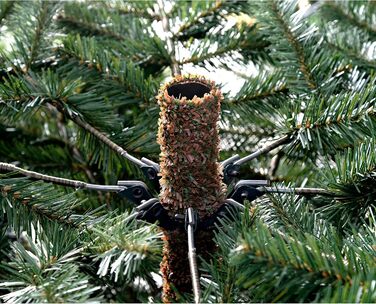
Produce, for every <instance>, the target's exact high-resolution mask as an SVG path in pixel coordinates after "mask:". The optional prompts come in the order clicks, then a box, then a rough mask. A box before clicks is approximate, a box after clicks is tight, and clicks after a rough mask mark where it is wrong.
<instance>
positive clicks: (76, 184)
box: [0, 162, 124, 192]
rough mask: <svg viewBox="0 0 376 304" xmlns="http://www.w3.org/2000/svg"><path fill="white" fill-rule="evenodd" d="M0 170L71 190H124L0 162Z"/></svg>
mask: <svg viewBox="0 0 376 304" xmlns="http://www.w3.org/2000/svg"><path fill="white" fill-rule="evenodd" d="M0 170H3V171H10V172H17V173H20V174H22V175H25V176H27V177H30V178H33V179H37V180H43V181H46V182H49V183H53V184H58V185H62V186H68V187H73V188H79V189H88V190H96V191H107V192H119V191H121V190H123V189H124V187H122V186H115V185H96V184H88V183H85V182H82V181H78V180H73V179H67V178H61V177H56V176H51V175H46V174H42V173H38V172H34V171H30V170H26V169H22V168H19V167H17V166H15V165H12V164H8V163H2V162H0Z"/></svg>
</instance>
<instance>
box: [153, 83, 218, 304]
mask: <svg viewBox="0 0 376 304" xmlns="http://www.w3.org/2000/svg"><path fill="white" fill-rule="evenodd" d="M157 98H158V103H159V106H160V109H161V111H160V119H159V130H158V143H159V144H160V146H161V155H160V166H161V180H160V184H161V193H160V201H161V204H162V205H163V207H164V208H165V209H166V210H167V211H168V213H169V215H170V216H171V217H174V216H175V214H184V212H185V210H186V209H187V208H188V207H192V208H194V209H195V210H197V212H198V215H199V217H200V220H202V219H205V218H206V217H208V216H210V215H212V214H213V213H214V212H215V211H217V210H218V209H219V207H220V206H221V205H222V204H223V202H224V199H225V190H226V189H225V185H224V183H223V182H222V173H221V168H220V164H219V163H218V154H219V136H218V128H217V122H218V118H219V113H220V102H221V100H222V95H221V92H220V90H219V89H218V88H216V87H215V86H214V83H213V82H211V81H208V80H206V79H204V78H203V77H199V76H186V77H183V76H176V78H174V79H173V80H172V81H171V82H169V83H167V84H166V85H164V86H163V87H162V88H161V90H160V93H159V95H158V97H157ZM195 239H196V248H197V252H198V254H200V255H202V256H204V257H205V256H207V255H208V254H209V253H211V252H213V250H214V249H215V246H214V243H213V241H212V231H207V230H206V231H196V235H195ZM187 252H188V248H187V234H186V231H185V230H184V229H175V230H164V249H163V260H162V264H161V271H162V275H163V301H164V302H165V303H169V302H175V301H177V300H178V299H179V294H182V293H186V292H189V293H190V292H192V281H191V275H190V270H189V263H188V256H187Z"/></svg>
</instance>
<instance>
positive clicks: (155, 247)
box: [88, 213, 162, 283]
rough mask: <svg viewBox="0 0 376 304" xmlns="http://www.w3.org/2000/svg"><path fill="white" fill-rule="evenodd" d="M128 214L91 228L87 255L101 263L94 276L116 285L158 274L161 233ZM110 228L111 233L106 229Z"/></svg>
mask: <svg viewBox="0 0 376 304" xmlns="http://www.w3.org/2000/svg"><path fill="white" fill-rule="evenodd" d="M130 218H133V217H132V216H131V217H130V216H129V214H127V213H123V214H122V215H119V216H116V217H114V218H111V219H108V220H106V221H104V222H102V224H100V225H96V226H92V227H90V235H91V238H92V239H93V242H91V243H90V245H89V247H88V252H90V253H91V254H93V253H95V255H96V258H95V260H98V261H100V264H99V266H98V270H97V275H99V277H105V276H108V277H110V278H111V279H112V280H113V281H115V282H117V281H120V282H123V283H124V282H131V281H132V280H134V278H135V277H136V276H139V277H144V278H146V277H147V275H148V274H149V273H150V272H152V271H155V272H156V271H157V269H158V266H159V263H160V259H161V253H162V241H161V236H162V233H161V232H160V231H159V230H158V229H157V227H156V226H150V225H145V224H140V223H138V222H137V221H135V220H134V219H131V220H130ZM108 227H111V229H108Z"/></svg>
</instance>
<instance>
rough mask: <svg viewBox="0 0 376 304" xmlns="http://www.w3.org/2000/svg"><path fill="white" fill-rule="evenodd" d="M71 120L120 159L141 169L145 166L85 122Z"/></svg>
mask: <svg viewBox="0 0 376 304" xmlns="http://www.w3.org/2000/svg"><path fill="white" fill-rule="evenodd" d="M71 119H72V120H73V121H74V122H75V123H76V124H77V125H79V126H80V127H82V128H83V129H85V130H86V131H87V132H89V133H91V134H92V135H94V136H95V137H96V138H98V139H99V140H100V141H101V142H103V143H104V144H105V145H107V146H108V147H110V148H111V149H112V150H114V151H115V152H116V153H117V154H119V155H120V156H122V157H125V158H126V159H128V160H129V161H131V162H133V163H134V164H136V165H138V166H140V167H142V166H145V165H146V164H145V163H144V162H142V161H141V160H139V159H138V158H136V157H134V156H132V155H130V154H128V152H127V151H125V150H124V149H123V148H122V147H120V146H119V145H118V144H116V143H114V142H113V141H112V140H111V139H109V138H108V137H107V136H106V135H105V134H103V133H102V132H100V131H98V130H97V129H95V128H94V127H93V126H91V125H90V124H88V123H87V122H85V121H83V120H82V119H81V118H80V117H78V116H75V117H71Z"/></svg>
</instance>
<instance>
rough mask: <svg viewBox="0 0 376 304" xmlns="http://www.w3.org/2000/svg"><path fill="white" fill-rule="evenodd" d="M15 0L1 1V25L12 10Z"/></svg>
mask: <svg viewBox="0 0 376 304" xmlns="http://www.w3.org/2000/svg"><path fill="white" fill-rule="evenodd" d="M13 5H14V1H1V3H0V25H1V24H2V22H3V20H4V19H6V18H7V17H8V15H9V14H10V13H11V12H12V9H13Z"/></svg>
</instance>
